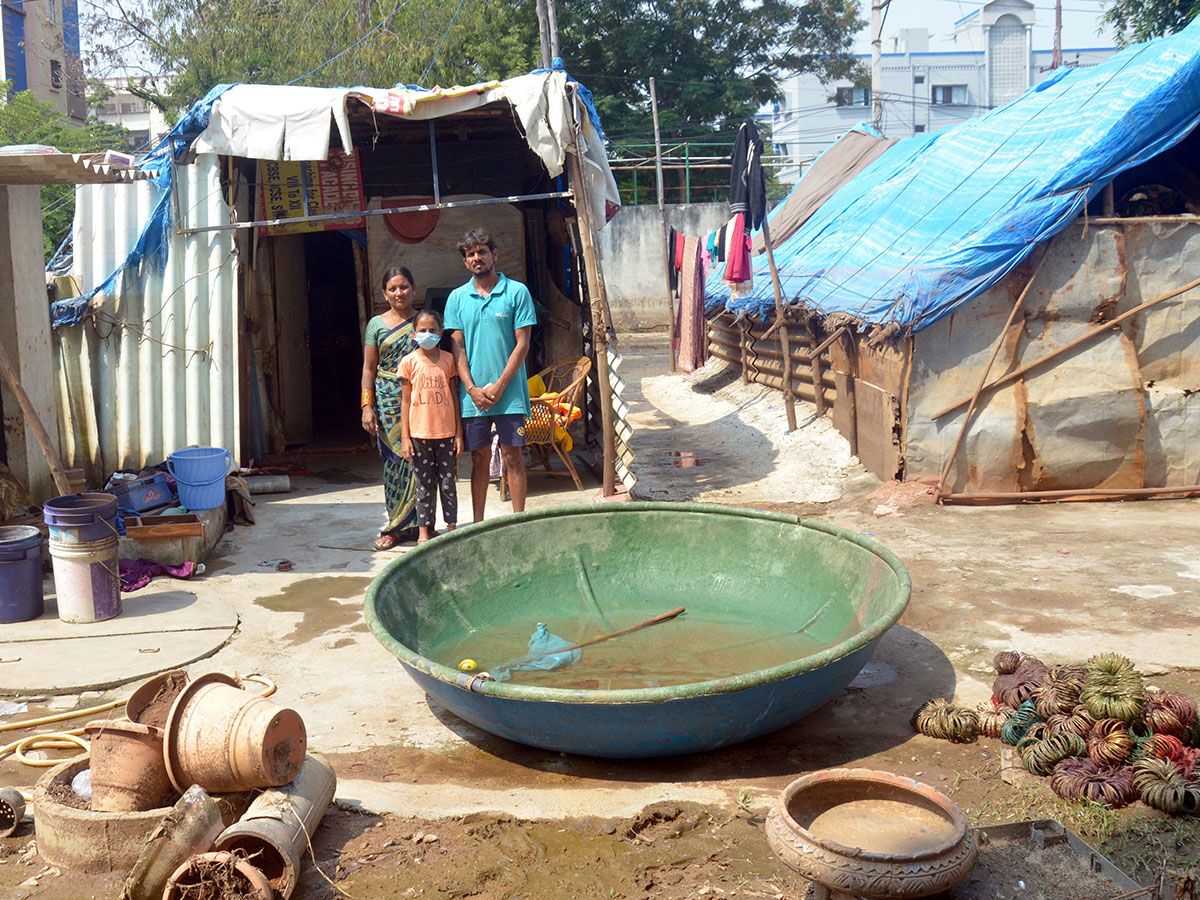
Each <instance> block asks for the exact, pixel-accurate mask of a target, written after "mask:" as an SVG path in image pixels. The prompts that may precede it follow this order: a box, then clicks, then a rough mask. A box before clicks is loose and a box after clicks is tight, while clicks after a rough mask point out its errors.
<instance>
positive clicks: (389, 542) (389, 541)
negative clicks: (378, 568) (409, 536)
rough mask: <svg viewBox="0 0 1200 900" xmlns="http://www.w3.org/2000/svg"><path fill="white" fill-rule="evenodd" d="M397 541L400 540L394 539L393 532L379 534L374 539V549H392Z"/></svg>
mask: <svg viewBox="0 0 1200 900" xmlns="http://www.w3.org/2000/svg"><path fill="white" fill-rule="evenodd" d="M398 543H400V542H399V541H398V540H396V536H395V535H394V534H381V535H380V536H379V538H378V539H377V540H376V541H375V544H374V547H375V549H376V550H394V549H395V548H396V545H397V544H398Z"/></svg>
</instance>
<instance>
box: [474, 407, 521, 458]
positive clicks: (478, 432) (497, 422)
mask: <svg viewBox="0 0 1200 900" xmlns="http://www.w3.org/2000/svg"><path fill="white" fill-rule="evenodd" d="M462 422H463V439H464V440H465V441H466V444H467V451H468V452H470V451H472V450H481V449H483V448H484V447H490V446H491V445H492V432H493V431H495V433H496V434H498V435H500V443H501V445H502V446H505V447H524V446H525V415H524V413H512V414H510V415H504V416H467V417H465V418H464V419H463V420H462Z"/></svg>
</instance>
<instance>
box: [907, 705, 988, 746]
mask: <svg viewBox="0 0 1200 900" xmlns="http://www.w3.org/2000/svg"><path fill="white" fill-rule="evenodd" d="M912 723H913V727H914V728H915V729H916V730H917V731H919V732H920V733H921V734H923V735H925V736H926V737H932V738H940V739H941V740H944V741H953V742H954V743H956V744H970V743H973V742H974V741H975V738H976V737H978V736H979V714H978V713H977V712H976V711H975V710H973V709H967V708H966V707H963V706H954V705H952V704H951V703H949V702H948V701H946V700H943V699H942V698H941V697H935V698H934V699H932V700H928V701H926V702H925V703H924V704H922V706H921V708H920V709H918V710H917V711H916V713H915V714H914V715H913V720H912Z"/></svg>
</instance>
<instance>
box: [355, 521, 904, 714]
mask: <svg viewBox="0 0 1200 900" xmlns="http://www.w3.org/2000/svg"><path fill="white" fill-rule="evenodd" d="M640 512H700V513H706V514H711V515H719V516H732V517H738V518H743V519H758V520H760V521H767V522H778V523H780V524H784V525H797V526H799V527H801V528H811V529H812V530H814V531H821V532H824V533H825V534H828V535H831V536H833V537H836V538H838V539H839V540H843V541H847V542H849V543H852V544H857V545H858V546H860V547H862V548H863V549H865V550H868V551H870V552H871V553H873V554H874V555H875V556H877V557H879V558H880V559H881V560H883V561H884V562H885V563H887V565H888V566H889V567H890V568H891V570H892V572H894V573H895V575H896V579H897V581H898V582H899V590H898V591H897V594H896V598H895V599H894V600H893V601H892V603H891V604H890V605H889V606H888V607H887V608H886V609H885V610H883V611H882V612H881V614H880V615H878V616H876V617H875V618H874V620H873V621H872V622H871V624H870V625H869V626H868V627H866V628H864V629H863V630H862V631H859V632H858V633H857V634H854V635H852V636H851V637H849V638H847V639H846V640H844V641H842V642H841V643H838V644H835V645H833V646H832V647H828V648H826V649H825V650H822V651H820V652H819V653H814V654H812V655H810V656H805V657H803V658H802V659H797V660H792V661H790V662H786V663H783V664H781V665H778V666H773V667H772V668H769V669H759V670H757V671H754V672H746V673H744V674H742V675H734V676H731V677H729V678H718V679H713V680H711V681H696V682H692V683H690V684H676V685H671V686H669V687H655V688H627V689H624V690H615V691H598V690H574V689H568V688H547V687H535V686H531V685H520V684H512V683H511V682H500V681H479V680H477V681H476V682H475V685H474V688H473V690H474V692H475V693H478V694H484V695H486V696H492V697H501V698H504V699H508V700H537V701H542V702H550V703H572V704H579V703H593V704H610V703H662V702H664V701H668V700H685V699H688V698H691V697H703V696H706V695H709V694H725V693H731V692H733V691H741V690H746V689H747V688H752V687H758V686H759V685H764V684H769V683H771V682H775V681H783V680H784V679H787V678H791V677H793V676H796V675H802V674H804V673H805V672H812V671H815V670H816V669H820V668H822V667H823V666H827V665H829V664H830V663H832V662H834V661H836V660H839V659H841V658H842V657H844V656H848V655H849V654H851V653H854V652H855V651H857V650H860V649H862V648H863V647H865V646H867V645H868V644H870V643H872V642H873V641H875V640H878V639H879V638H880V637H882V636H883V634H884V632H886V631H887V630H888V629H889V628H891V627H892V626H893V625H895V624H896V622H897V621H899V619H900V616H901V615H902V614H903V613H904V610H905V608H906V607H907V606H908V600H909V595H910V593H911V591H912V581H911V579H910V578H909V576H908V570H907V569H905V567H904V563H902V562H901V561H900V559H899V558H898V557H897V556H896V555H895V554H894V553H892V552H891V551H890V550H888V549H887V548H886V547H884V546H883V545H882V544H880V543H878V542H877V541H873V540H871V539H870V538H868V537H866V536H865V535H861V534H855V533H854V532H852V531H849V530H848V529H845V528H841V527H839V526H837V525H830V524H829V523H828V522H823V521H819V520H816V519H800V518H798V517H796V516H790V515H787V514H786V513H774V512H764V511H762V510H756V509H739V508H737V507H732V506H719V505H717V504H712V503H671V502H665V501H651V502H630V503H621V504H619V505H613V506H599V505H595V504H574V505H570V506H559V507H555V508H553V509H547V510H539V511H536V512H523V513H515V514H512V515H506V516H503V517H501V518H497V519H488V520H486V521H484V522H478V523H475V524H472V525H465V526H459V527H458V528H456V529H455V530H454V531H452V532H449V533H446V534H444V535H442V536H440V537H439V538H438V539H437V540H436V541H430V542H429V543H426V544H422V545H420V546H418V547H416V548H415V549H412V550H409V551H408V552H406V553H405V554H404V555H403V556H401V557H399V558H398V559H395V560H393V561H392V562H390V563H388V565H387V567H386V568H384V569H383V571H382V572H380V573H379V574H378V575H377V576H376V577H375V579H374V580H373V581H372V582H371V585H370V586H369V587H368V588H367V595H366V600H365V603H364V608H365V613H366V619H367V625H368V626H369V627H370V629H371V632H372V633H373V634H374V635H375V637H376V638H377V639H378V640H379V642H380V643H381V644H383V646H384V647H386V648H387V649H388V650H389V651H391V653H392V654H394V655H395V656H396V657H398V658H399V659H400V660H401V661H402V662H404V663H405V664H407V665H409V666H411V667H412V668H414V669H416V670H417V671H419V672H424V673H425V674H427V675H429V676H431V677H433V678H436V679H438V680H439V681H444V682H446V683H448V684H452V685H457V686H458V687H460V688H462V689H463V690H467V687H466V683H467V680H468V677H469V676H467V675H465V674H464V673H462V672H460V671H459V670H458V669H452V668H450V667H449V666H444V665H442V664H441V663H436V662H434V661H433V660H431V659H427V658H426V657H424V656H421V655H420V654H419V653H416V652H414V651H413V650H412V649H411V648H409V647H407V646H406V645H404V644H402V643H400V642H399V641H397V640H396V639H395V638H394V637H393V636H392V635H391V634H390V633H389V632H388V631H387V630H386V629H385V628H384V627H383V625H382V624H381V623H380V621H379V616H378V614H377V612H376V602H377V598H378V594H379V585H380V584H381V583H382V582H383V581H386V580H387V579H388V577H390V576H391V575H392V574H393V573H394V572H395V571H396V570H398V569H401V568H403V567H404V566H407V565H412V564H413V563H414V562H415V561H417V560H419V559H421V557H422V556H423V555H425V554H428V553H437V552H440V551H441V550H442V549H444V548H449V547H450V546H451V545H452V544H453V543H454V542H456V541H464V540H469V539H471V538H472V537H473V536H474V535H478V534H483V533H484V532H487V531H492V530H496V529H500V528H511V527H516V526H519V525H520V524H521V523H522V522H528V521H533V520H537V519H555V518H565V517H568V516H578V515H603V514H606V513H607V514H612V515H618V516H620V515H630V514H634V513H640Z"/></svg>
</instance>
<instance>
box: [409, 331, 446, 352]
mask: <svg viewBox="0 0 1200 900" xmlns="http://www.w3.org/2000/svg"><path fill="white" fill-rule="evenodd" d="M441 339H442V336H441V335H440V334H438V333H437V332H435V331H418V332H416V333H415V334H414V335H413V341H414V342H415V343H416V345H417V346H418V347H420V348H421V349H422V350H432V349H433V348H434V347H436V346H437V345H438V341H440V340H441Z"/></svg>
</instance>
